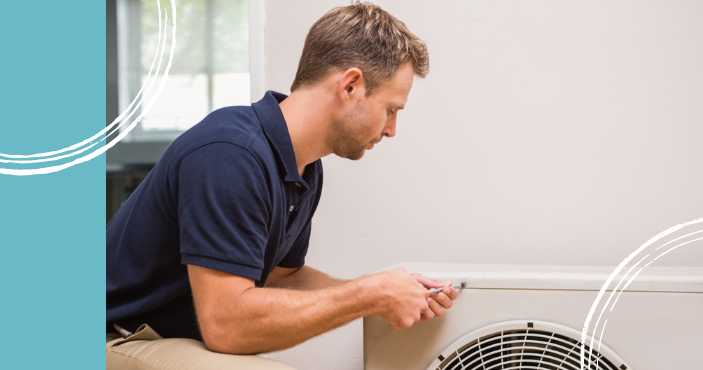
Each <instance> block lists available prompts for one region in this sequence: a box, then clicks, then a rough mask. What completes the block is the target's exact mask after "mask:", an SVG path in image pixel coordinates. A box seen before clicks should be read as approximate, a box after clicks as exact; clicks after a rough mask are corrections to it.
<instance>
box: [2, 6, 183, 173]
mask: <svg viewBox="0 0 703 370" xmlns="http://www.w3.org/2000/svg"><path fill="white" fill-rule="evenodd" d="M170 2H171V9H172V19H173V20H172V30H171V48H170V56H169V60H168V63H167V66H166V68H165V70H164V75H163V79H162V80H161V81H160V83H159V86H158V88H157V91H156V93H155V94H154V96H153V97H152V99H151V100H149V102H148V104H147V106H146V108H145V109H142V112H141V114H140V115H139V116H138V117H137V119H136V120H135V121H134V122H132V124H131V125H129V126H128V127H127V128H126V129H125V130H123V131H122V132H120V134H119V135H118V136H117V137H116V138H115V139H114V140H112V141H110V142H109V143H106V144H105V145H104V146H102V147H99V148H98V149H97V150H95V151H93V152H91V153H88V154H86V155H85V156H83V157H80V158H76V159H74V160H73V161H71V162H67V163H64V164H61V165H57V166H49V167H43V168H35V169H7V168H0V174H6V175H16V176H27V175H40V174H46V173H52V172H57V171H61V170H63V169H66V168H68V167H71V166H74V165H76V164H79V163H83V162H86V161H89V160H91V159H93V158H95V157H97V156H99V155H101V154H103V153H105V152H106V151H107V150H108V149H110V148H112V147H113V146H115V144H117V143H118V142H119V141H120V140H121V139H123V138H124V137H125V136H126V135H127V134H128V133H129V131H131V130H132V129H133V128H134V127H135V126H136V124H137V123H138V122H139V121H141V119H142V117H143V116H144V115H145V114H146V113H148V111H149V109H150V108H151V107H152V106H153V105H154V103H155V102H156V100H158V98H159V96H160V95H161V92H162V91H163V88H164V86H165V83H166V80H167V79H168V73H169V71H170V69H171V66H172V64H173V56H174V54H175V47H176V3H175V0H171V1H170ZM157 5H158V7H159V41H161V5H160V1H159V0H157ZM164 12H165V13H164V14H165V15H166V18H165V24H164V30H165V29H166V27H167V26H166V25H167V24H168V13H167V11H166V10H165V9H164ZM165 39H166V37H165V34H164V44H163V45H162V51H163V50H164V49H165ZM157 57H158V59H159V64H158V65H157V72H156V74H158V71H159V70H160V64H161V60H162V57H163V54H161V55H159V53H158V51H157V54H156V55H155V56H154V59H153V60H152V65H151V67H152V68H153V66H154V61H155V60H156V59H157ZM152 68H150V70H149V75H148V76H147V80H150V76H151V71H152ZM155 79H156V77H155V76H154V78H153V79H151V81H150V83H149V89H148V90H147V92H148V91H149V90H150V89H151V87H152V86H153V82H154V80H155ZM145 85H146V84H145ZM143 88H144V86H142V89H140V93H139V94H138V95H137V97H135V99H134V100H133V101H132V103H131V104H130V105H129V107H128V108H127V109H126V110H125V111H124V112H123V113H122V114H120V116H119V117H117V118H116V119H115V120H114V121H113V122H112V123H111V124H110V125H108V126H107V127H105V128H104V129H102V130H100V132H99V133H98V134H96V135H94V136H92V137H90V138H88V139H86V140H83V141H82V142H80V143H78V144H74V145H72V146H70V147H67V148H64V149H61V150H57V151H53V152H47V153H39V154H31V155H26V156H18V155H10V154H2V153H0V156H4V157H5V158H38V157H46V156H49V155H54V154H59V153H63V152H66V151H69V150H73V149H76V148H80V147H82V146H84V145H86V144H88V143H91V142H92V141H93V140H95V139H96V138H98V137H100V136H102V135H103V134H105V133H106V132H107V131H109V130H110V129H112V128H113V127H114V125H116V124H117V123H118V122H121V121H122V119H123V117H124V116H125V115H126V114H127V113H128V112H130V111H131V112H130V114H129V115H128V116H127V117H128V118H129V117H131V116H132V115H133V114H134V111H136V108H137V107H138V106H139V105H141V103H142V101H143V100H144V98H143V95H142V94H141V92H142V91H143ZM140 96H141V99H139V97H140ZM137 99H139V103H138V105H137V106H134V103H135V102H136V101H137ZM133 107H134V110H133V109H132V108H133ZM123 124H124V122H122V123H121V124H120V125H119V126H122V125H123ZM119 126H118V127H119ZM114 132H115V131H112V132H111V133H110V135H111V134H113V133H114ZM108 136H109V135H108ZM103 140H105V138H102V139H101V140H100V141H103ZM96 144H97V143H92V145H90V146H89V147H88V148H84V149H81V150H80V151H78V152H77V153H81V152H84V151H86V150H87V149H89V148H91V147H93V146H94V145H96ZM73 155H75V153H74V154H69V155H64V156H61V157H59V158H47V159H44V160H39V161H18V162H19V163H35V162H46V161H53V160H57V159H61V158H66V157H70V156H73ZM15 163H16V162H15Z"/></svg>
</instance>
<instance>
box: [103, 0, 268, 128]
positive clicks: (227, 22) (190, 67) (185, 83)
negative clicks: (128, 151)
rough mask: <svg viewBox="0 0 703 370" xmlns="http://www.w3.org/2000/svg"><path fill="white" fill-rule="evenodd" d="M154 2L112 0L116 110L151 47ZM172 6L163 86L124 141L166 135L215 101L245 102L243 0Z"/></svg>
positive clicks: (194, 0) (141, 75) (131, 90)
mask: <svg viewBox="0 0 703 370" xmlns="http://www.w3.org/2000/svg"><path fill="white" fill-rule="evenodd" d="M158 6H159V5H158V4H157V0H118V2H117V27H118V58H119V61H118V70H119V105H120V111H123V110H124V109H126V108H127V106H128V105H129V103H130V102H131V101H132V99H134V97H135V96H137V94H138V92H139V89H140V88H141V86H142V84H143V82H144V81H145V79H146V76H147V74H148V72H149V67H150V66H151V63H152V60H153V58H154V55H155V54H156V51H157V44H158V37H159V7H158ZM160 6H161V7H162V9H163V8H164V7H169V15H170V6H171V4H170V2H169V1H168V0H162V1H161V3H160ZM176 12H177V14H176V15H177V18H176V19H177V25H176V48H175V55H174V57H173V65H172V66H171V70H170V72H169V76H168V78H167V81H166V85H165V88H164V89H163V91H162V93H161V95H160V97H159V99H158V101H157V102H156V103H155V104H154V105H153V106H152V107H151V109H150V110H149V111H148V112H147V114H146V115H145V116H144V118H143V119H142V120H141V122H140V123H139V124H138V125H137V126H136V127H135V128H134V129H133V130H132V131H131V132H130V134H129V135H128V136H127V137H126V138H125V140H124V141H127V142H129V141H171V140H173V139H174V138H175V137H176V136H178V135H179V134H180V133H181V132H183V131H185V130H187V129H188V128H190V127H191V126H193V125H194V124H196V123H198V122H199V121H200V120H201V119H202V118H203V117H205V115H207V114H208V113H209V112H211V111H212V110H214V109H217V108H221V107H225V106H231V105H248V104H250V103H251V93H250V91H251V86H250V81H251V78H250V55H249V54H250V53H249V49H250V46H249V44H250V43H249V30H250V25H249V14H250V11H249V2H248V1H247V0H178V1H177V2H176ZM255 21H256V20H255ZM169 22H171V20H170V19H169ZM167 55H168V51H167V53H166V56H165V57H167ZM158 83H159V81H158V80H157V81H156V84H158ZM155 90H156V89H153V90H152V91H151V92H150V94H147V96H146V100H148V99H149V95H153V94H154V93H155Z"/></svg>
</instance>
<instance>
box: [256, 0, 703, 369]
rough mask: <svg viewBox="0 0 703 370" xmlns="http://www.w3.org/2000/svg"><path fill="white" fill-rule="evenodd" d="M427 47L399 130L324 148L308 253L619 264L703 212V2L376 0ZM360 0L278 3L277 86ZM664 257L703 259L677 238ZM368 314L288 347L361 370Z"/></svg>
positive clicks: (273, 30)
mask: <svg viewBox="0 0 703 370" xmlns="http://www.w3.org/2000/svg"><path fill="white" fill-rule="evenodd" d="M377 3H378V4H379V5H381V6H382V7H384V9H386V10H388V11H389V12H391V13H392V14H394V15H395V16H397V17H398V18H399V19H401V20H402V21H404V22H405V23H406V24H407V25H408V27H409V28H410V29H411V30H412V31H413V32H414V33H415V34H417V35H418V36H419V37H421V38H423V39H424V40H425V41H426V42H427V43H428V46H429V50H430V53H431V72H430V75H429V76H428V78H427V79H426V80H416V82H415V87H414V88H413V91H412V93H411V94H410V100H409V102H408V104H407V106H406V109H405V110H404V111H402V112H401V113H400V116H399V119H398V122H399V123H398V134H397V136H396V137H395V138H393V139H390V140H388V139H386V140H384V141H383V142H382V143H381V145H379V146H377V147H376V148H374V150H373V151H371V152H368V153H367V155H366V156H365V157H364V158H363V160H361V161H359V162H351V161H347V160H341V159H339V158H336V157H335V158H333V157H329V158H325V159H324V160H323V162H324V166H325V188H324V195H323V198H322V202H321V204H320V208H319V210H318V213H317V215H316V216H315V220H314V226H313V237H312V242H311V243H312V244H311V247H310V252H309V255H308V259H307V260H308V264H310V265H311V266H314V267H317V268H320V269H322V270H324V271H326V272H329V273H331V274H333V275H336V276H338V277H342V278H353V277H356V276H359V275H363V274H368V273H371V272H373V271H375V270H378V269H381V268H384V267H386V266H389V265H392V264H395V263H397V262H399V261H424V260H430V261H435V262H462V263H500V264H563V265H617V264H618V263H619V262H620V261H622V260H623V258H625V257H626V256H627V255H628V254H629V253H630V252H632V251H634V250H635V249H636V248H637V247H639V246H640V245H642V244H643V243H644V242H646V241H647V240H648V239H649V238H650V237H652V236H654V235H656V234H658V233H659V232H661V231H663V230H665V229H667V228H669V227H671V226H674V225H676V224H679V223H682V222H685V221H690V220H693V219H696V218H700V217H703V165H702V162H703V103H701V102H703V68H701V66H703V23H701V21H700V20H701V19H703V3H701V2H698V1H688V2H684V1H618V2H612V1H588V2H575V1H556V0H554V1H533V0H529V1H525V0H521V1H500V2H494V1H437V2H428V1H400V0H387V1H378V2H377ZM346 4H348V2H347V1H322V0H316V1H305V2H302V1H295V2H292V1H284V0H267V1H266V6H265V9H266V33H265V42H266V47H265V53H266V67H265V84H266V88H267V89H274V90H278V91H281V92H286V93H288V92H289V86H290V84H291V82H292V80H293V77H294V74H295V71H296V68H297V63H298V58H299V56H300V52H301V50H302V46H303V41H304V38H305V35H306V33H307V30H308V29H309V27H310V26H311V25H312V23H313V22H314V21H315V20H316V19H318V18H319V17H320V16H321V15H322V14H324V13H325V12H326V11H327V10H329V9H331V8H332V7H334V6H338V5H346ZM660 265H670V266H676V265H688V266H693V265H698V266H700V265H703V248H697V249H696V247H695V246H694V247H692V248H689V249H686V248H685V247H682V248H680V249H679V250H677V251H676V252H672V253H670V254H669V255H667V259H664V258H662V261H661V264H660ZM361 336H362V331H361V325H360V322H355V323H352V324H351V325H349V326H347V327H345V328H343V329H340V330H338V331H335V332H332V333H329V334H327V335H325V336H323V337H321V338H317V339H315V340H312V341H310V342H308V343H305V344H303V345H301V346H299V347H298V348H295V349H293V350H289V351H285V352H281V353H278V354H273V355H272V357H275V358H278V359H281V360H284V361H289V362H290V363H292V364H293V365H295V366H298V367H299V368H301V369H306V370H307V369H311V370H314V369H329V368H335V369H344V370H360V369H362V367H363V353H362V338H361Z"/></svg>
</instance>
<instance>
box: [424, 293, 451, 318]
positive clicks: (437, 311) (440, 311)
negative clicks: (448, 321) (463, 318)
mask: <svg viewBox="0 0 703 370" xmlns="http://www.w3.org/2000/svg"><path fill="white" fill-rule="evenodd" d="M445 298H446V296H445ZM447 299H449V298H447ZM449 302H451V300H449ZM427 305H429V306H430V309H429V310H428V311H432V317H435V316H436V317H439V316H444V314H445V313H446V312H447V310H446V308H444V307H442V305H440V304H439V302H437V301H436V300H434V299H432V298H430V299H428V300H427ZM450 306H451V304H450Z"/></svg>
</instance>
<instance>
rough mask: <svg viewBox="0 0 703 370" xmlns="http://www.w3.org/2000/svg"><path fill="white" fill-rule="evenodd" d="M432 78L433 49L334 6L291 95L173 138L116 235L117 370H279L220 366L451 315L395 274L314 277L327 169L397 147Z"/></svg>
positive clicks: (419, 282)
mask: <svg viewBox="0 0 703 370" xmlns="http://www.w3.org/2000/svg"><path fill="white" fill-rule="evenodd" d="M428 68H429V59H428V54H427V49H426V47H425V44H424V43H423V42H422V41H421V40H419V39H418V38H417V37H416V36H414V35H413V34H412V33H410V32H409V31H408V30H407V28H406V27H405V25H404V24H403V23H402V22H400V21H398V20H397V19H395V18H394V17H393V16H391V15H390V14H388V13H387V12H385V11H383V10H382V9H380V8H379V7H376V6H374V5H371V4H354V5H351V6H347V7H341V8H336V9H333V10H332V11H330V12H329V13H327V14H326V15H324V16H323V17H322V18H321V19H320V20H318V21H317V22H316V23H315V24H314V25H313V26H312V28H311V29H310V32H309V34H308V36H307V39H306V41H305V46H304V49H303V54H302V57H301V60H300V64H299V67H298V72H297V74H296V77H295V81H294V82H293V85H292V87H291V95H290V96H289V97H286V96H285V95H283V94H279V93H276V92H268V93H267V94H266V95H265V96H264V98H263V99H262V100H261V101H259V102H257V103H255V104H253V105H252V106H251V107H229V108H223V109H220V110H217V111H215V112H213V113H211V114H210V115H209V116H208V117H206V118H205V119H204V120H203V121H202V122H200V123H199V124H197V125H196V126H194V127H193V128H192V129H190V130H188V131H187V132H186V133H184V134H183V135H181V136H180V137H179V138H178V139H177V140H175V141H174V142H173V144H172V145H171V146H170V147H169V148H168V150H167V151H166V152H165V153H164V155H163V157H162V158H161V159H160V160H159V163H157V165H156V166H155V167H154V169H153V171H152V172H151V173H150V174H149V175H148V176H147V178H146V179H145V180H144V182H143V183H142V184H141V185H140V186H139V188H138V189H137V190H136V191H135V192H134V193H133V194H132V196H131V197H130V198H129V199H128V201H127V202H126V203H125V204H124V205H123V207H122V208H121V209H120V210H119V211H118V213H117V214H116V215H115V217H114V218H113V220H112V221H111V222H110V224H109V225H108V228H107V260H108V269H107V324H108V337H109V339H112V341H110V342H109V343H108V345H107V346H108V354H107V357H108V358H107V361H108V368H111V367H115V368H117V367H121V368H126V367H130V366H131V367H138V366H142V365H144V364H145V363H146V364H147V365H148V366H151V368H165V367H171V368H172V367H173V366H175V365H174V364H176V363H178V364H179V365H178V366H183V367H187V365H184V362H183V361H185V362H188V361H193V363H192V364H191V365H192V366H199V365H198V364H203V363H208V364H213V361H215V360H213V358H216V359H217V361H223V363H225V364H229V365H231V364H233V363H235V362H236V361H257V363H256V364H249V365H247V366H248V367H249V368H277V367H276V366H279V365H274V364H273V362H269V360H265V359H262V358H259V357H252V356H247V357H241V356H231V355H222V354H237V355H247V354H257V353H263V352H270V351H276V350H281V349H284V348H289V347H292V346H294V345H296V344H299V343H301V342H304V341H306V340H308V339H310V338H312V337H314V336H316V335H319V334H322V333H324V332H326V331H328V330H331V329H334V328H336V327H339V326H341V325H344V324H345V323H348V322H350V321H352V320H355V319H357V318H360V317H362V316H367V315H379V316H380V317H381V318H383V319H384V320H385V321H386V322H387V323H388V324H389V325H390V326H392V327H394V328H398V329H403V328H409V327H410V326H412V325H413V324H414V323H416V322H418V321H422V320H428V319H431V318H433V317H435V316H441V315H443V314H444V313H445V310H446V309H447V308H449V307H451V305H452V300H453V299H454V298H456V291H455V290H454V289H452V288H451V286H449V285H448V284H445V283H442V282H438V281H434V280H431V279H428V278H426V277H423V276H421V275H418V274H414V275H411V274H409V273H407V272H405V271H404V270H400V269H398V270H393V271H387V272H382V273H379V274H374V275H368V276H364V277H361V278H359V279H356V280H352V281H343V280H337V279H334V278H331V277H329V276H327V275H325V274H324V273H322V272H320V271H317V270H315V269H313V268H311V267H308V266H306V265H305V264H304V262H305V254H306V253H307V248H308V242H309V237H310V231H311V219H312V216H313V214H314V212H315V209H316V208H317V205H318V202H319V200H320V194H321V190H322V164H321V161H320V158H322V157H324V156H327V155H329V154H332V153H334V154H336V155H338V156H340V157H344V158H349V159H353V160H357V159H360V158H361V157H363V156H364V153H365V152H366V150H370V149H372V148H373V147H374V145H376V144H378V143H379V142H381V140H382V139H383V138H384V137H393V136H395V130H396V117H397V115H398V111H399V110H401V109H403V107H404V106H405V103H406V101H407V100H408V95H409V93H410V89H411V88H412V84H413V78H414V76H415V75H418V76H420V77H425V76H426V75H427V72H428ZM438 287H444V289H443V290H442V292H440V293H438V294H436V295H433V296H431V297H429V295H428V288H438ZM142 324H146V325H143V326H142ZM140 326H141V327H140ZM113 327H114V328H115V329H112V328H113ZM111 331H118V332H119V333H110V332H111ZM133 332H136V333H135V334H132V333H133ZM157 333H158V334H157ZM161 337H165V338H190V339H176V340H168V339H163V340H161V339H159V340H154V339H158V338H161ZM135 338H136V339H135ZM138 339H148V340H138ZM149 340H151V341H149ZM195 340H202V341H203V342H204V344H205V346H207V349H209V350H210V351H207V350H205V349H204V348H203V345H202V343H200V342H196V341H195ZM213 352H219V353H221V354H217V353H213ZM186 354H187V355H186ZM186 359H188V360H187V361H186ZM159 361H166V362H168V361H171V362H170V363H168V364H167V365H165V363H164V362H159ZM217 361H215V362H217ZM264 362H266V363H264ZM208 366H214V365H208ZM218 366H219V365H218ZM222 366H227V365H222ZM267 366H268V367H267ZM280 366H284V365H280Z"/></svg>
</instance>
